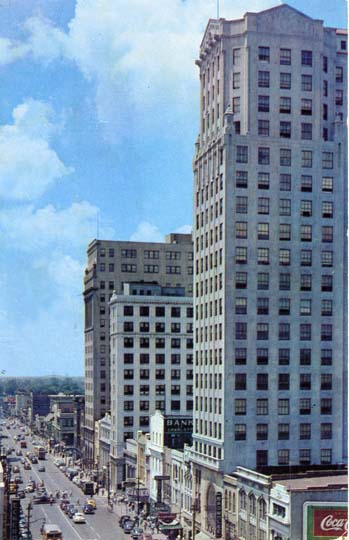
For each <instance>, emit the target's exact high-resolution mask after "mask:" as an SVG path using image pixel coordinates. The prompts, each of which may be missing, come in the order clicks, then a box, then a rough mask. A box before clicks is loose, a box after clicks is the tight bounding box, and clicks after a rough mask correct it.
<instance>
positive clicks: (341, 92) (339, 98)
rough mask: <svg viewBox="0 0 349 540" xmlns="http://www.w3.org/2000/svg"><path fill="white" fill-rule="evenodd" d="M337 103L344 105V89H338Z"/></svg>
mask: <svg viewBox="0 0 349 540" xmlns="http://www.w3.org/2000/svg"><path fill="white" fill-rule="evenodd" d="M336 105H343V90H338V89H337V90H336Z"/></svg>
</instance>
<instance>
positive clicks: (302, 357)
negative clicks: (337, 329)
mask: <svg viewBox="0 0 349 540" xmlns="http://www.w3.org/2000/svg"><path fill="white" fill-rule="evenodd" d="M290 352H291V351H290V349H288V348H280V349H279V350H278V362H279V365H280V366H287V365H289V364H290V356H291V355H290ZM332 355H333V351H332V349H321V350H320V362H321V365H322V366H331V365H332ZM250 357H251V355H250ZM256 357H257V364H267V363H268V360H269V350H268V349H266V348H263V349H261V348H258V349H257V350H256ZM311 357H312V351H311V349H305V348H302V349H300V350H299V363H300V365H310V364H311ZM234 358H235V364H236V365H246V364H247V349H246V348H244V347H236V348H235V356H234ZM251 358H252V357H251ZM206 363H207V362H206Z"/></svg>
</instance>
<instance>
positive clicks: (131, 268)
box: [121, 263, 193, 274]
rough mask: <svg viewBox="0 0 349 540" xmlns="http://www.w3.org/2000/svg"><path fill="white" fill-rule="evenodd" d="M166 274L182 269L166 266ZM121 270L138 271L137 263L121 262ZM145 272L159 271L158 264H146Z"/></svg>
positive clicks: (178, 272)
mask: <svg viewBox="0 0 349 540" xmlns="http://www.w3.org/2000/svg"><path fill="white" fill-rule="evenodd" d="M165 271H166V274H181V273H182V270H181V267H180V266H166V269H165ZM121 272H130V273H133V274H134V273H136V272H137V265H136V264H129V263H122V264H121ZM144 272H145V273H148V274H149V273H158V272H159V267H158V265H154V264H151V265H149V264H148V265H145V266H144ZM192 273H193V271H192V267H189V269H188V274H192Z"/></svg>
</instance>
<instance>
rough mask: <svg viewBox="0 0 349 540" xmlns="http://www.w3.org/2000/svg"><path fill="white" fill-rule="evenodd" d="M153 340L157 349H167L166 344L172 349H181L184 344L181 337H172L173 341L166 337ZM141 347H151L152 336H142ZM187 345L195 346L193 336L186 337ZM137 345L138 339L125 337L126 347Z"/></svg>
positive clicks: (188, 346)
mask: <svg viewBox="0 0 349 540" xmlns="http://www.w3.org/2000/svg"><path fill="white" fill-rule="evenodd" d="M152 341H153V342H154V344H155V348H156V349H165V347H166V344H167V345H168V346H170V347H171V348H172V349H181V348H182V347H183V346H184V345H182V341H183V342H184V340H181V338H171V341H169V340H166V339H165V338H155V339H154V340H153V339H152ZM138 343H139V347H141V348H146V349H148V348H149V347H150V338H147V337H141V338H139V340H138ZM185 345H186V348H187V349H192V348H193V340H192V339H191V338H187V339H185ZM135 346H136V339H135V338H133V337H124V347H125V349H130V348H133V347H135Z"/></svg>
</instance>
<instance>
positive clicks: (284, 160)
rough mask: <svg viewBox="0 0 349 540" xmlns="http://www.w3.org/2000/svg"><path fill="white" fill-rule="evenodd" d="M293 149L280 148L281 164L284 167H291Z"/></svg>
mask: <svg viewBox="0 0 349 540" xmlns="http://www.w3.org/2000/svg"><path fill="white" fill-rule="evenodd" d="M291 164H292V160H291V149H290V148H280V165H281V166H283V167H291Z"/></svg>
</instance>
